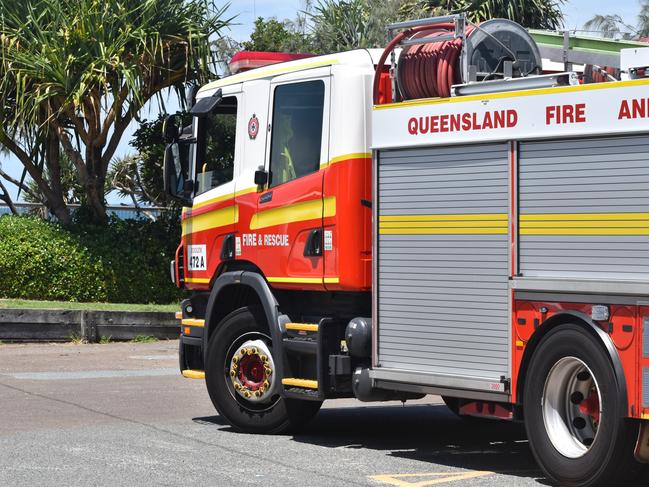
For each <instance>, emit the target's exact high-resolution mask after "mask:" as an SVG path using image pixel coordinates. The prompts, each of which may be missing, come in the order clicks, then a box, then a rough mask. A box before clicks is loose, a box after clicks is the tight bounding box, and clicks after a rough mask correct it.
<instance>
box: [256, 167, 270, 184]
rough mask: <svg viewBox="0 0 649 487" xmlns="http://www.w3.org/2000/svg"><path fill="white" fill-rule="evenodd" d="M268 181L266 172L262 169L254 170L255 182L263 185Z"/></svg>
mask: <svg viewBox="0 0 649 487" xmlns="http://www.w3.org/2000/svg"><path fill="white" fill-rule="evenodd" d="M267 182H268V173H267V172H266V171H263V170H258V171H255V184H256V185H257V186H264V185H265V184H266V183H267Z"/></svg>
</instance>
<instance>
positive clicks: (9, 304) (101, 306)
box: [0, 299, 180, 312]
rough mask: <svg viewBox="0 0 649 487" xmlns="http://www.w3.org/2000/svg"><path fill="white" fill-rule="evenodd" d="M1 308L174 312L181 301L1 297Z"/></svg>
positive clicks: (178, 307)
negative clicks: (123, 301)
mask: <svg viewBox="0 0 649 487" xmlns="http://www.w3.org/2000/svg"><path fill="white" fill-rule="evenodd" d="M0 308H14V309H16V308H17V309H70V310H84V311H160V312H174V311H178V310H179V309H180V303H173V304H125V303H74V302H67V301H37V300H32V299H0Z"/></svg>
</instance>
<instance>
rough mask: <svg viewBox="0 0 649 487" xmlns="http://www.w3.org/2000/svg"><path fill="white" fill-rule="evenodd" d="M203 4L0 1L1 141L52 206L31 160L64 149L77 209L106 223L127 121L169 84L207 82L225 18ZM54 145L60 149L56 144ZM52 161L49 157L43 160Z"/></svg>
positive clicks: (52, 193)
mask: <svg viewBox="0 0 649 487" xmlns="http://www.w3.org/2000/svg"><path fill="white" fill-rule="evenodd" d="M226 8H227V5H226V7H224V8H220V9H217V8H215V7H214V4H213V2H211V1H209V0H183V1H178V0H144V1H143V0H24V1H7V0H5V1H2V2H0V107H2V108H1V109H0V143H2V144H3V145H4V146H5V147H6V148H7V149H9V150H10V151H11V152H13V153H14V154H15V155H16V156H17V157H18V158H19V159H20V160H21V162H22V163H23V165H24V166H25V168H26V169H27V170H28V172H29V173H30V176H31V177H32V179H34V181H35V182H36V183H37V184H38V185H39V187H40V189H41V191H42V192H43V194H45V195H46V197H47V199H48V201H49V204H50V205H51V206H57V204H58V206H60V205H61V204H62V203H61V202H60V201H57V198H56V194H57V188H56V187H55V185H54V183H51V182H50V183H48V181H47V180H45V179H44V178H43V177H42V176H43V173H44V169H43V167H42V166H41V167H38V166H37V165H34V164H33V163H32V160H31V159H32V158H31V156H30V154H36V153H43V148H44V147H46V146H47V147H52V146H53V145H52V144H46V142H45V141H49V142H53V143H56V144H59V143H60V144H61V146H62V147H63V150H65V152H66V154H67V155H68V157H69V158H70V160H71V161H73V163H74V165H75V167H76V170H77V175H78V178H79V184H80V185H81V186H82V187H83V203H85V204H87V206H88V207H89V208H90V211H91V213H92V214H93V216H94V220H95V221H97V222H98V223H103V224H105V222H106V211H105V198H104V196H105V188H104V182H105V177H106V172H107V169H108V165H109V163H110V161H111V160H112V158H113V155H114V153H115V150H116V148H117V146H118V145H119V142H120V139H121V137H122V135H123V134H124V132H125V130H126V128H127V127H128V125H129V123H130V122H131V120H133V119H134V118H135V117H136V116H137V113H138V112H139V111H140V109H141V108H142V107H143V106H144V104H145V103H146V102H147V101H149V100H150V99H152V98H153V97H154V96H156V95H159V94H160V92H161V91H162V90H164V89H167V88H172V89H174V90H176V92H177V93H178V94H179V95H182V92H183V85H184V83H185V82H188V81H192V80H196V81H198V82H199V83H204V82H205V81H207V80H209V79H211V78H212V77H213V73H212V71H211V68H213V55H212V52H211V41H210V37H214V36H218V34H219V32H220V30H221V29H223V28H224V27H226V26H227V25H228V24H229V22H230V20H231V19H224V18H223V14H224V11H225V9H226ZM56 147H57V148H58V145H56ZM46 159H47V161H46V164H47V165H49V164H50V162H51V159H53V157H52V154H51V153H50V154H49V155H48V156H47V157H46Z"/></svg>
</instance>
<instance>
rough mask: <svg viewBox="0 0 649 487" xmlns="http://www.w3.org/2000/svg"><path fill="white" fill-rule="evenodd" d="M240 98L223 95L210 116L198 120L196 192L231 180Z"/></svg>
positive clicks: (207, 189) (199, 192)
mask: <svg viewBox="0 0 649 487" xmlns="http://www.w3.org/2000/svg"><path fill="white" fill-rule="evenodd" d="M236 129H237V98H236V97H234V96H230V97H226V98H223V100H222V101H221V103H219V104H218V106H217V107H216V108H215V110H214V112H212V113H211V114H210V115H208V116H207V117H202V118H200V119H198V140H199V141H200V142H199V145H198V147H197V151H198V152H197V154H196V173H195V174H196V194H197V195H199V194H201V193H205V192H206V191H209V190H210V189H212V188H216V187H217V186H221V185H222V184H225V183H228V182H230V181H232V178H233V176H234V148H235V142H236V133H237V130H236Z"/></svg>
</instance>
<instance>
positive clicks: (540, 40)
mask: <svg viewBox="0 0 649 487" xmlns="http://www.w3.org/2000/svg"><path fill="white" fill-rule="evenodd" d="M529 33H530V35H531V36H532V38H533V39H534V40H535V41H536V43H537V44H538V46H539V50H540V51H541V57H542V58H545V59H550V60H551V61H556V62H559V63H564V64H566V65H567V66H566V70H567V71H569V70H570V69H571V68H570V66H569V64H571V63H574V64H594V65H598V66H610V67H612V68H619V67H620V50H621V49H628V48H647V47H649V44H648V43H646V42H637V41H627V40H614V39H602V38H600V37H588V36H575V35H571V34H570V32H568V31H564V32H552V31H546V30H534V29H530V30H529Z"/></svg>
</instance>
